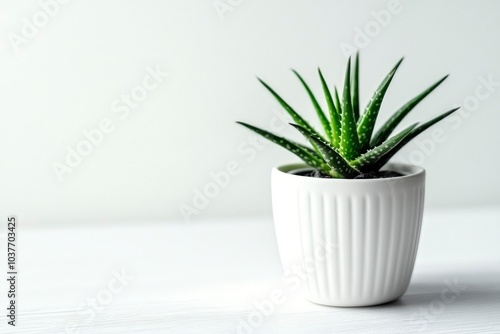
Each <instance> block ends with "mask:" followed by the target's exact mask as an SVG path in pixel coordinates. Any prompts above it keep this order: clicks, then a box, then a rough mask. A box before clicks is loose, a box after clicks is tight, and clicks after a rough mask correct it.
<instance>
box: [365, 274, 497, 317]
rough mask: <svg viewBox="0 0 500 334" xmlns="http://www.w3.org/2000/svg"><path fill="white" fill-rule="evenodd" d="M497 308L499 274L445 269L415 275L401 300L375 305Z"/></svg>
mask: <svg viewBox="0 0 500 334" xmlns="http://www.w3.org/2000/svg"><path fill="white" fill-rule="evenodd" d="M477 306H480V307H481V308H485V307H487V308H490V307H491V308H495V309H497V310H499V312H500V273H499V272H497V271H480V272H478V271H476V272H474V271H473V272H467V273H452V272H450V273H448V274H446V275H443V274H442V272H441V273H440V274H439V275H437V274H435V275H427V276H423V277H422V276H421V277H416V278H415V279H413V280H412V282H411V283H410V286H409V287H408V290H407V291H406V293H405V294H404V295H403V296H402V297H401V298H399V299H397V300H395V301H393V302H390V303H387V304H383V305H378V306H374V307H373V308H380V309H382V308H396V307H397V308H403V309H404V308H415V309H420V308H428V309H429V310H433V311H435V313H439V312H440V311H441V310H443V309H445V308H450V309H456V308H474V307H477Z"/></svg>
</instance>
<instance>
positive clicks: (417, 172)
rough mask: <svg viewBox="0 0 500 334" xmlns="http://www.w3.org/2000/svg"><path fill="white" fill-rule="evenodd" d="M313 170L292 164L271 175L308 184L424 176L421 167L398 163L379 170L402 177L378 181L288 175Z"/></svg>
mask: <svg viewBox="0 0 500 334" xmlns="http://www.w3.org/2000/svg"><path fill="white" fill-rule="evenodd" d="M307 167H309V168H313V167H311V166H309V165H307V164H305V163H292V164H286V165H280V166H276V167H273V170H272V171H273V173H278V174H280V175H281V176H282V177H290V178H292V179H294V180H295V181H297V180H298V179H297V178H301V179H300V180H303V181H305V179H307V181H308V182H332V183H352V182H354V183H376V182H379V183H384V182H391V181H396V180H408V179H413V178H418V177H420V176H424V175H425V169H424V168H423V167H421V166H416V165H411V164H405V163H399V162H393V163H388V164H387V165H385V166H384V167H383V168H382V169H381V170H388V169H390V170H393V171H396V172H400V173H402V174H404V175H403V176H396V177H388V178H378V179H335V178H319V177H318V178H316V177H307V176H301V175H294V174H290V173H289V171H291V170H294V169H300V168H307Z"/></svg>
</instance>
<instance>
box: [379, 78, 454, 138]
mask: <svg viewBox="0 0 500 334" xmlns="http://www.w3.org/2000/svg"><path fill="white" fill-rule="evenodd" d="M446 78H448V75H446V76H445V77H443V78H442V79H441V80H439V81H437V82H436V83H434V84H433V85H432V86H430V87H429V88H427V89H426V90H424V91H423V92H422V93H420V94H419V95H418V96H417V97H415V98H413V99H412V100H410V101H409V102H408V103H406V104H405V105H403V106H402V107H401V108H399V110H398V111H396V112H395V113H394V114H393V115H392V116H391V118H389V120H387V122H385V124H384V125H382V127H381V128H380V129H379V130H378V131H377V133H376V134H375V135H374V136H373V139H372V141H371V143H370V146H371V147H375V146H377V145H380V144H381V143H382V142H383V141H384V140H386V139H387V138H389V136H390V135H391V133H392V131H394V129H395V128H396V126H398V125H399V123H400V122H401V121H402V120H403V119H404V118H405V117H406V115H408V114H409V113H410V111H412V109H413V108H415V106H416V105H417V104H419V103H420V101H422V100H423V99H424V98H426V97H427V95H429V94H430V93H431V92H432V91H433V90H434V89H436V88H437V87H438V86H439V85H440V84H441V83H442V82H443V81H444V80H446Z"/></svg>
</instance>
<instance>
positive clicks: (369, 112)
mask: <svg viewBox="0 0 500 334" xmlns="http://www.w3.org/2000/svg"><path fill="white" fill-rule="evenodd" d="M402 61H403V58H401V60H399V61H398V63H397V64H396V65H395V66H394V67H393V68H392V70H391V71H390V72H389V73H388V74H387V75H386V77H385V78H384V80H383V81H382V83H381V84H380V86H379V87H378V88H377V90H376V91H375V93H374V94H373V97H372V98H371V100H370V102H369V103H368V106H367V107H366V109H365V113H364V114H363V116H362V117H361V118H360V119H359V122H358V135H359V141H360V145H361V147H362V149H363V150H366V149H368V148H369V145H370V139H371V136H372V133H373V128H374V127H375V122H376V121H377V116H378V113H379V111H380V106H381V104H382V101H383V100H384V96H385V93H386V92H387V89H388V88H389V85H390V83H391V81H392V78H394V74H396V71H397V69H398V67H399V65H401V62H402Z"/></svg>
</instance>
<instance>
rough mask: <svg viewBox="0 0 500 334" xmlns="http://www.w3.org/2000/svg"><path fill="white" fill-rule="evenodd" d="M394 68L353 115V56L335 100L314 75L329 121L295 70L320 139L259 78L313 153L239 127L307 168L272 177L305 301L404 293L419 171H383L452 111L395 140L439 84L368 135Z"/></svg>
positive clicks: (283, 252) (357, 300) (277, 213)
mask: <svg viewBox="0 0 500 334" xmlns="http://www.w3.org/2000/svg"><path fill="white" fill-rule="evenodd" d="M401 62H402V59H401V60H400V61H399V62H398V63H397V64H396V65H395V66H394V68H392V69H391V71H390V72H389V73H388V74H387V76H386V77H385V78H384V79H383V81H382V83H381V84H380V86H379V87H378V89H377V90H376V91H375V93H374V94H373V96H372V98H371V99H370V101H369V103H368V105H367V106H366V108H365V109H364V110H363V111H362V110H360V106H359V88H358V86H359V84H358V82H359V54H357V55H356V57H355V60H354V64H353V66H352V68H351V58H349V60H348V62H347V70H346V73H345V80H344V85H343V89H342V91H341V94H339V93H338V91H337V89H336V88H335V89H334V90H331V89H330V88H329V87H328V85H327V83H326V81H325V79H324V77H323V74H322V73H321V70H319V69H318V74H319V81H320V82H321V86H322V90H323V94H324V98H325V101H326V106H327V108H328V113H327V114H325V112H324V111H323V108H322V106H321V105H320V103H319V102H318V100H317V99H316V97H315V95H314V94H313V92H312V90H311V89H310V88H309V86H308V85H307V84H306V82H305V81H304V79H303V78H302V77H301V76H300V75H299V74H298V73H297V72H295V71H294V73H295V75H296V76H297V78H298V80H299V81H300V83H301V84H302V86H303V87H304V89H305V91H306V93H307V95H308V96H309V98H310V100H311V102H312V105H313V107H314V109H315V111H316V113H317V115H318V117H319V121H320V123H321V126H322V128H323V130H324V133H320V132H318V131H316V130H315V129H314V128H313V127H312V126H311V125H310V124H309V123H308V122H306V120H305V119H304V118H303V117H301V116H300V115H299V114H298V113H297V112H295V110H294V109H293V108H292V107H291V106H290V105H289V104H288V103H286V102H285V101H284V100H283V99H282V98H281V97H280V96H279V95H278V94H277V93H276V92H275V91H274V90H273V89H272V88H271V87H270V86H269V85H267V84H266V83H265V82H264V81H262V80H260V79H259V80H260V81H261V83H262V84H263V85H264V87H265V88H266V89H267V90H268V91H269V92H270V93H271V94H272V95H273V96H274V98H276V100H277V101H278V102H279V104H280V105H281V106H282V107H283V108H284V109H285V110H286V112H287V113H288V114H289V115H290V116H291V118H292V120H293V122H294V123H293V124H291V125H292V126H293V127H294V128H296V129H297V130H298V131H299V132H300V133H301V134H302V135H303V136H304V137H305V138H306V139H307V141H308V142H309V143H310V145H311V146H310V147H308V146H305V145H303V144H301V143H298V142H295V141H292V140H288V139H286V138H282V137H280V136H278V135H276V134H273V133H271V132H268V131H266V130H263V129H260V128H257V127H255V126H252V125H249V124H247V123H243V122H238V123H240V124H242V125H243V126H245V127H247V128H249V129H250V130H252V131H255V132H256V133H258V134H259V135H262V136H263V137H265V138H267V139H268V140H270V141H272V142H274V143H276V144H278V145H280V146H282V147H284V148H285V149H287V150H289V151H290V152H292V153H293V154H295V155H296V156H298V157H299V158H300V159H301V160H302V161H303V162H304V163H303V164H289V165H284V166H280V167H277V168H274V169H273V171H272V201H273V215H274V222H275V230H276V238H277V242H278V248H279V251H280V257H281V262H282V265H283V267H284V268H285V270H287V269H290V268H291V267H292V266H294V265H295V266H296V265H303V266H304V268H306V270H305V272H306V283H307V284H306V286H307V290H306V292H305V293H306V298H307V299H308V300H310V301H312V302H315V303H319V304H324V305H331V306H368V305H376V304H381V303H386V302H389V301H392V300H395V299H397V298H399V297H400V296H401V295H402V294H403V293H404V292H405V291H406V289H407V287H408V285H409V282H410V278H411V275H412V271H413V266H414V263H415V257H416V253H417V248H418V242H419V236H420V228H421V223H422V213H423V207H424V189H425V171H424V169H423V168H421V167H418V166H412V165H406V164H391V163H388V162H389V160H390V159H391V158H392V157H393V156H394V154H395V153H396V152H398V151H399V150H400V149H401V148H402V147H403V146H405V144H407V143H408V142H409V141H410V140H412V139H413V138H415V137H416V136H417V135H419V134H420V133H422V132H423V131H425V130H426V129H427V128H429V127H430V126H432V125H433V124H435V123H437V122H439V121H440V120H442V119H444V118H445V117H447V116H448V115H450V114H451V113H453V112H454V111H455V110H457V109H458V108H455V109H452V110H450V111H447V112H445V113H443V114H441V115H439V116H437V117H435V118H434V119H432V120H430V121H427V122H425V123H422V124H420V123H415V124H412V125H410V126H408V127H406V128H404V129H403V130H401V131H399V132H397V133H396V134H394V135H392V133H393V132H394V130H395V128H396V127H397V126H398V125H399V124H400V122H401V121H402V120H403V119H404V118H405V117H406V116H407V115H408V114H409V113H410V111H412V110H413V109H414V107H415V106H416V105H417V104H418V103H419V102H420V101H422V100H423V99H424V98H425V97H426V96H427V95H429V94H430V93H431V92H432V91H433V90H434V89H435V88H436V87H438V86H439V85H440V84H441V83H442V82H443V81H444V80H445V79H446V77H447V76H446V77H444V78H442V79H440V80H439V81H437V82H436V83H434V84H433V85H431V86H430V87H429V88H427V89H426V90H424V91H423V92H422V93H420V94H419V95H418V96H416V97H415V98H413V99H412V100H410V101H409V102H408V103H406V104H404V105H403V106H402V107H401V108H400V109H398V110H397V111H396V112H395V113H394V114H392V116H391V117H390V118H389V119H388V120H387V121H386V122H385V123H384V124H383V125H382V126H380V127H379V128H378V130H377V131H376V132H375V131H374V130H375V122H376V120H377V116H378V114H379V111H380V107H381V104H382V101H383V99H384V96H385V94H386V92H387V90H388V88H389V85H390V83H391V81H392V79H393V77H394V75H395V74H396V71H397V69H398V68H399V66H400V65H401ZM332 92H333V93H332ZM339 95H341V96H339ZM325 245H329V246H330V247H326V246H325ZM331 245H333V247H331ZM321 249H323V253H322V255H321V256H320V255H319V254H318V253H321V252H319V250H321ZM325 249H328V250H329V251H324V250H325Z"/></svg>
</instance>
